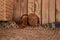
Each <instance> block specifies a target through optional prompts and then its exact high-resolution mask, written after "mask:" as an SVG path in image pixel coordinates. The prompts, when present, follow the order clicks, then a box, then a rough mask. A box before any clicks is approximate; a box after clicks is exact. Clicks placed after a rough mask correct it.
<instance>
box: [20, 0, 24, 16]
mask: <svg viewBox="0 0 60 40" xmlns="http://www.w3.org/2000/svg"><path fill="white" fill-rule="evenodd" d="M20 3H21V7H20V8H21V10H20V11H21V16H22V15H23V14H24V7H25V5H24V4H25V3H24V0H21V2H20Z"/></svg>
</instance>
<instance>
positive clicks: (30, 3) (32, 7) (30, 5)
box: [28, 0, 34, 15]
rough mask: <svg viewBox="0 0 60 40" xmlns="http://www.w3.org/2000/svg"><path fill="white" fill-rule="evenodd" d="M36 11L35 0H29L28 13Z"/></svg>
mask: <svg viewBox="0 0 60 40" xmlns="http://www.w3.org/2000/svg"><path fill="white" fill-rule="evenodd" d="M31 13H34V0H28V15H29V14H31Z"/></svg>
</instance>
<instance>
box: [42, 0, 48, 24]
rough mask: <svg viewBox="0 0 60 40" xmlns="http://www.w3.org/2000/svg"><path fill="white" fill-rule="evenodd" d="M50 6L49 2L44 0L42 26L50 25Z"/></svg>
mask: <svg viewBox="0 0 60 40" xmlns="http://www.w3.org/2000/svg"><path fill="white" fill-rule="evenodd" d="M48 5H49V0H42V24H47V23H48Z"/></svg>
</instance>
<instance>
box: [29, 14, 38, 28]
mask: <svg viewBox="0 0 60 40" xmlns="http://www.w3.org/2000/svg"><path fill="white" fill-rule="evenodd" d="M28 22H29V25H30V26H33V27H34V26H38V24H39V17H38V16H37V15H36V14H33V13H31V14H29V15H28Z"/></svg>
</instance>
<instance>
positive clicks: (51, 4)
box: [48, 0, 55, 23]
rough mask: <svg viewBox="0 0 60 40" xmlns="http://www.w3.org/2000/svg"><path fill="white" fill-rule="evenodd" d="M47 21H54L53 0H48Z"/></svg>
mask: <svg viewBox="0 0 60 40" xmlns="http://www.w3.org/2000/svg"><path fill="white" fill-rule="evenodd" d="M48 17H49V18H48V19H49V23H53V22H55V0H49V16H48Z"/></svg>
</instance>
